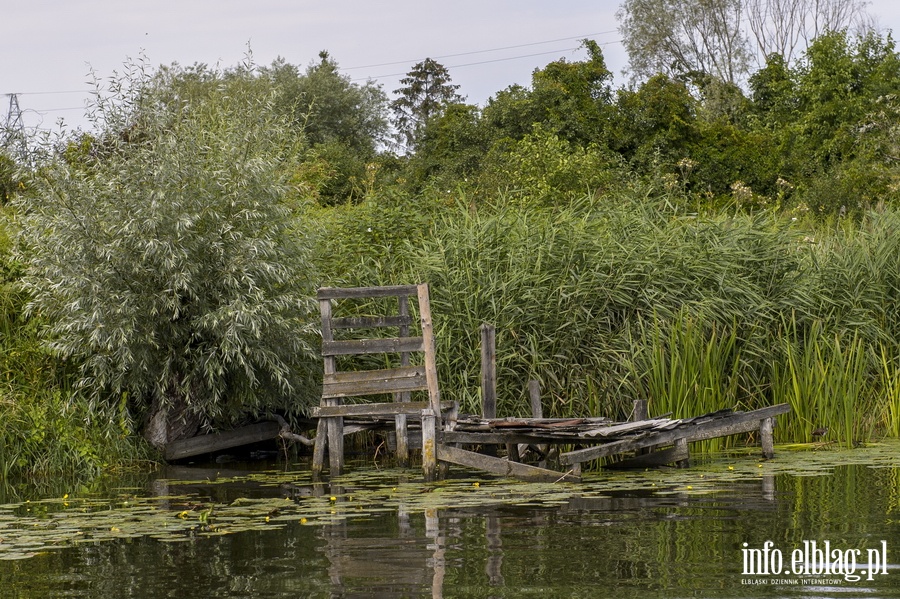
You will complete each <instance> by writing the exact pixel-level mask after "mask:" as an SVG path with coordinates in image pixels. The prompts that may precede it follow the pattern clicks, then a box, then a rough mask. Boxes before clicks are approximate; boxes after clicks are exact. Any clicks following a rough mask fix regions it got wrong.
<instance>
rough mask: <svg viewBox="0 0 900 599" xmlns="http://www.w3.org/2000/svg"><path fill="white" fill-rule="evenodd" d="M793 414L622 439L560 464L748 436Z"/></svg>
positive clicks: (785, 407) (772, 411) (774, 411)
mask: <svg viewBox="0 0 900 599" xmlns="http://www.w3.org/2000/svg"><path fill="white" fill-rule="evenodd" d="M790 411H791V406H790V405H789V404H779V405H777V406H770V407H768V408H761V409H759V410H752V411H750V412H740V413H736V414H732V415H731V416H725V417H722V418H718V419H715V420H709V421H706V422H701V423H700V424H696V425H693V424H691V425H684V426H681V427H679V428H676V429H674V430H668V431H652V432H649V433H645V434H639V435H636V436H635V437H634V438H630V439H622V440H620V441H613V442H611V443H606V444H604V445H600V446H597V447H588V448H585V449H577V450H575V451H570V452H568V453H563V454H560V456H559V461H560V463H561V464H576V463H580V462H587V461H590V460H594V459H597V458H602V457H605V456H608V455H615V454H618V453H624V452H626V451H633V450H635V449H640V448H642V447H649V446H651V445H668V444H671V443H675V441H676V440H678V439H682V438H684V439H686V440H687V441H689V442H694V441H705V440H707V439H715V438H716V437H727V436H729V435H736V434H739V433H747V432H750V431H753V430H757V429H758V428H759V426H760V421H761V420H764V419H766V418H773V417H775V416H778V415H779V414H786V413H787V412H790Z"/></svg>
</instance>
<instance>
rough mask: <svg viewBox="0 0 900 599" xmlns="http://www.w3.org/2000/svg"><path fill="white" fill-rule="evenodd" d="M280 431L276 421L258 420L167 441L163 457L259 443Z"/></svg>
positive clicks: (180, 457)
mask: <svg viewBox="0 0 900 599" xmlns="http://www.w3.org/2000/svg"><path fill="white" fill-rule="evenodd" d="M280 432H281V425H279V424H278V423H277V422H260V423H259V424H251V425H249V426H244V427H241V428H238V429H234V430H231V431H224V432H221V433H211V434H208V435H199V436H197V437H191V438H190V439H183V440H181V441H173V442H172V443H169V444H168V445H166V451H165V457H166V459H167V460H180V459H184V458H189V457H192V456H197V455H202V454H204V453H211V452H214V451H221V450H223V449H231V448H232V447H240V446H241V445H249V444H251V443H259V442H260V441H268V440H270V439H276V438H277V437H278V434H279V433H280Z"/></svg>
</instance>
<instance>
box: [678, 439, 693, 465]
mask: <svg viewBox="0 0 900 599" xmlns="http://www.w3.org/2000/svg"><path fill="white" fill-rule="evenodd" d="M675 450H676V451H677V452H678V456H679V457H682V456H684V457H682V459H680V460H678V461H677V462H675V465H676V466H677V467H678V468H690V467H691V457H690V456H691V452H690V450H689V449H688V441H687V438H685V437H681V438H680V439H675Z"/></svg>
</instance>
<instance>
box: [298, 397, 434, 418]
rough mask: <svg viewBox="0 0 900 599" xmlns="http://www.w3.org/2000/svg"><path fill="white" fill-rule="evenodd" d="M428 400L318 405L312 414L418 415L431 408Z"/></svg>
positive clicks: (327, 415) (330, 415) (321, 415)
mask: <svg viewBox="0 0 900 599" xmlns="http://www.w3.org/2000/svg"><path fill="white" fill-rule="evenodd" d="M430 407H431V403H430V402H427V401H410V402H394V403H356V404H345V405H342V406H316V407H314V408H313V409H312V410H311V412H310V416H312V417H313V418H332V417H334V416H351V417H352V416H396V415H397V414H406V415H407V416H418V415H420V414H421V413H422V410H424V409H427V408H430Z"/></svg>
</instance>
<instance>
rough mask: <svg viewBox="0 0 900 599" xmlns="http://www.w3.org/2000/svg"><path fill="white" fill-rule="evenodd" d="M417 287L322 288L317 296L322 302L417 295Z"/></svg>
mask: <svg viewBox="0 0 900 599" xmlns="http://www.w3.org/2000/svg"><path fill="white" fill-rule="evenodd" d="M416 288H417V286H416V285H387V286H384V287H322V288H321V289H319V291H318V293H317V294H316V298H317V299H320V300H331V299H352V298H367V297H393V296H397V295H415V294H416Z"/></svg>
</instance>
